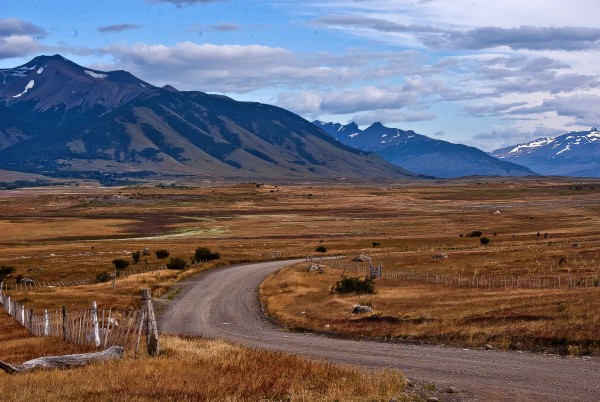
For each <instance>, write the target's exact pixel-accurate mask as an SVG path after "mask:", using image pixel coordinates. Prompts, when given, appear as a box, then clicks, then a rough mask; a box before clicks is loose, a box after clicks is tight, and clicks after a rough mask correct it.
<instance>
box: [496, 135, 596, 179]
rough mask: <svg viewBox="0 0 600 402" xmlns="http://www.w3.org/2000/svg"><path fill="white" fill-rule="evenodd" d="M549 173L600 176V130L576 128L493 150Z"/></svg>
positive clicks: (504, 158) (499, 155) (497, 154)
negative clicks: (549, 136)
mask: <svg viewBox="0 0 600 402" xmlns="http://www.w3.org/2000/svg"><path fill="white" fill-rule="evenodd" d="M491 154H492V155H493V156H495V157H497V158H500V159H502V160H506V161H511V162H515V163H519V164H522V165H524V166H527V167H529V168H531V169H534V170H535V171H537V172H540V173H541V174H545V175H559V176H581V177H600V130H598V129H597V128H595V127H592V128H590V129H589V130H586V131H573V132H569V133H566V134H563V135H560V136H558V137H554V138H539V139H537V140H534V141H530V142H527V143H523V144H519V145H514V146H510V147H506V148H502V149H498V150H496V151H493V152H492V153H491Z"/></svg>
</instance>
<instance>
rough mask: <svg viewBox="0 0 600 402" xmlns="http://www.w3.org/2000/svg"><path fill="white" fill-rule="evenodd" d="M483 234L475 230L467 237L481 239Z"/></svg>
mask: <svg viewBox="0 0 600 402" xmlns="http://www.w3.org/2000/svg"><path fill="white" fill-rule="evenodd" d="M482 234H483V233H482V232H481V230H473V231H472V232H471V233H467V237H481V235H482Z"/></svg>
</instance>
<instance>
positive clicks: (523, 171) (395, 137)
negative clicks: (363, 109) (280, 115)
mask: <svg viewBox="0 0 600 402" xmlns="http://www.w3.org/2000/svg"><path fill="white" fill-rule="evenodd" d="M313 124H315V125H316V126H317V127H319V128H322V129H323V130H324V131H325V132H327V133H328V134H329V135H331V136H332V137H333V138H335V139H336V140H338V141H340V142H342V143H344V144H346V145H348V146H351V147H354V148H358V149H362V150H364V151H370V152H375V153H377V154H378V155H379V156H381V157H383V158H384V159H386V160H387V161H389V162H391V163H394V164H395V165H398V166H402V167H403V168H405V169H408V170H410V171H412V172H415V173H419V174H423V175H428V176H435V177H441V178H454V177H461V176H476V175H477V176H529V175H535V174H536V173H534V171H532V170H531V169H529V168H527V167H524V166H521V165H519V164H516V163H512V162H509V161H503V160H499V159H497V158H494V157H493V156H491V155H489V154H487V153H486V152H484V151H482V150H480V149H477V148H474V147H469V146H466V145H462V144H453V143H450V142H447V141H442V140H436V139H433V138H430V137H427V136H425V135H421V134H417V133H415V132H414V131H404V130H400V129H397V128H390V127H386V126H384V125H382V124H381V123H378V122H377V123H373V124H372V125H371V126H369V127H368V128H366V129H364V130H361V129H360V128H359V127H358V125H357V124H356V123H350V124H347V125H341V124H339V123H325V122H322V121H318V120H316V121H314V122H313Z"/></svg>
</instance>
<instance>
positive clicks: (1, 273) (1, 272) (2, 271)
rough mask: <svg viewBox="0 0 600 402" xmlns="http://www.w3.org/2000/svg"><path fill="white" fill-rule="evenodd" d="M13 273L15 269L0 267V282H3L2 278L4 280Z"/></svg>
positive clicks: (8, 266) (6, 266)
mask: <svg viewBox="0 0 600 402" xmlns="http://www.w3.org/2000/svg"><path fill="white" fill-rule="evenodd" d="M13 272H15V267H13V266H12V265H2V266H0V281H3V280H4V278H6V277H7V276H9V275H10V274H12V273H13Z"/></svg>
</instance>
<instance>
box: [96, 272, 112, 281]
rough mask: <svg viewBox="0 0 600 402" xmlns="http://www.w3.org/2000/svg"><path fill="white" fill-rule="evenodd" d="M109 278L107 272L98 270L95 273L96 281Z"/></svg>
mask: <svg viewBox="0 0 600 402" xmlns="http://www.w3.org/2000/svg"><path fill="white" fill-rule="evenodd" d="M109 279H110V274H109V273H108V272H100V273H99V274H98V275H96V281H98V282H106V281H108V280H109Z"/></svg>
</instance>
